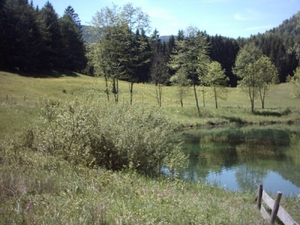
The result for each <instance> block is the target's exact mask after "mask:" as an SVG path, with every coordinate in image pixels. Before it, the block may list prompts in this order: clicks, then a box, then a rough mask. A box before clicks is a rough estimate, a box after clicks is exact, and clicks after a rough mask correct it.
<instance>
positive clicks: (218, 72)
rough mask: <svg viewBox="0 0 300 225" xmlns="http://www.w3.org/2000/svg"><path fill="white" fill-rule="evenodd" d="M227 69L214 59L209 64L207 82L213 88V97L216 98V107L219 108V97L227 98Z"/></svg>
mask: <svg viewBox="0 0 300 225" xmlns="http://www.w3.org/2000/svg"><path fill="white" fill-rule="evenodd" d="M227 80H228V78H226V75H225V70H224V69H222V66H221V64H220V63H219V62H217V61H213V62H211V63H210V64H209V65H208V73H207V75H206V82H207V84H208V85H209V86H210V87H211V88H212V91H213V97H214V100H215V105H216V109H217V108H218V98H220V99H226V97H227V89H226V88H225V86H226V81H227Z"/></svg>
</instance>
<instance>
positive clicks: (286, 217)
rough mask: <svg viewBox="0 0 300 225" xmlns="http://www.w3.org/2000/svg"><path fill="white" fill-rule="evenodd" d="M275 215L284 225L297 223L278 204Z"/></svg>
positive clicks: (296, 224) (295, 224)
mask: <svg viewBox="0 0 300 225" xmlns="http://www.w3.org/2000/svg"><path fill="white" fill-rule="evenodd" d="M277 216H278V218H279V219H280V220H281V221H282V222H283V223H284V224H285V225H299V224H298V223H297V222H296V221H295V220H294V219H293V218H292V217H291V216H290V214H288V212H287V211H285V209H284V208H282V207H281V206H279V209H278V213H277Z"/></svg>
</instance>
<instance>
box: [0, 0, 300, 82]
mask: <svg viewBox="0 0 300 225" xmlns="http://www.w3.org/2000/svg"><path fill="white" fill-rule="evenodd" d="M129 5H130V7H131V9H133V6H132V5H131V4H127V6H129ZM114 7H115V9H117V6H114ZM130 7H127V9H125V8H124V9H123V10H129V9H130ZM106 9H108V8H106ZM103 12H104V11H103ZM140 13H142V12H140ZM103 16H105V14H103ZM144 16H145V18H146V15H145V14H144ZM299 19H300V14H299V13H298V14H296V15H294V16H292V17H291V18H290V19H287V20H285V21H283V23H282V24H281V25H280V26H279V27H277V28H273V29H272V30H269V31H267V32H265V33H264V34H256V35H252V36H251V37H249V38H237V39H234V38H229V37H224V36H221V35H210V34H207V33H206V32H202V31H201V32H200V33H201V35H202V36H203V37H204V38H205V40H206V42H207V46H208V51H207V52H208V56H209V58H210V60H211V61H217V62H219V63H220V64H221V66H222V68H223V69H224V70H225V75H226V77H228V80H227V86H231V87H235V86H237V83H238V80H239V78H238V77H237V76H236V74H234V73H233V67H234V63H235V60H236V57H237V54H238V52H239V50H240V49H241V48H242V47H243V46H245V45H247V44H248V43H250V42H253V43H255V45H256V46H257V47H258V48H260V49H261V51H262V53H263V54H264V55H266V56H267V57H269V58H270V60H271V61H272V63H273V64H274V65H275V66H276V68H277V70H278V78H279V81H280V82H285V81H286V78H287V76H288V75H293V73H294V71H295V69H296V68H297V66H298V64H299V61H298V55H299V52H300V50H299V44H298V42H299V35H300V30H299V26H298V24H299V22H300V21H299ZM127 22H128V21H127ZM135 22H138V21H135ZM143 22H144V26H145V27H142V26H140V27H130V26H129V25H128V24H127V25H128V26H127V28H124V27H123V28H124V29H123V28H120V27H121V26H120V24H118V25H117V26H119V28H120V29H119V28H118V29H116V30H114V31H112V30H110V31H109V33H110V35H111V36H110V37H108V36H105V35H103V34H104V33H105V32H106V34H108V31H107V30H103V27H102V28H101V24H96V25H95V24H94V25H95V26H94V27H93V26H82V25H81V23H80V15H78V14H77V13H76V11H75V9H73V8H72V6H66V9H65V12H64V15H63V16H62V17H59V16H58V14H57V13H56V12H55V10H54V7H53V5H52V4H51V3H50V2H49V1H48V2H47V3H46V4H45V5H44V6H43V7H42V8H38V7H34V4H33V2H32V1H31V2H29V1H28V0H17V1H16V0H1V1H0V30H1V32H0V39H1V42H0V69H1V70H8V71H22V72H35V71H41V70H42V71H51V70H57V71H65V70H67V71H76V72H82V73H85V74H89V75H103V71H102V72H99V71H98V72H97V69H96V67H97V66H102V67H104V66H109V67H110V68H111V69H112V70H114V71H118V78H119V79H122V80H127V81H130V82H132V83H134V82H153V83H156V84H170V77H171V76H172V75H174V74H175V72H176V69H174V68H173V69H172V66H170V60H171V58H172V54H173V55H174V54H176V53H175V52H176V51H177V49H176V43H177V42H178V41H180V40H185V39H189V38H190V36H189V34H187V32H184V31H183V30H179V31H178V34H176V35H172V36H168V37H166V36H163V37H160V35H159V31H158V30H155V31H154V32H152V33H151V34H150V32H148V31H149V30H147V28H148V25H149V21H147V20H145V21H143ZM113 26H116V24H114V25H113ZM96 28H101V29H100V30H99V29H98V31H96V32H95V29H96ZM122 29H123V30H122ZM126 29H127V30H126ZM204 29H205V28H204ZM95 33H96V36H94V35H93V34H95ZM112 38H115V39H116V40H117V39H118V38H119V40H118V42H119V41H120V40H121V39H122V38H123V39H122V40H123V41H124V43H125V42H126V41H127V42H126V43H127V44H128V43H130V44H128V46H126V48H125V47H124V46H119V47H120V48H121V47H122V49H119V53H118V54H119V56H118V57H119V61H118V63H117V65H119V67H118V68H116V67H115V68H114V66H116V65H112V64H110V65H109V64H106V65H104V64H105V63H104V64H103V63H102V65H100V64H101V63H100V64H98V65H96V64H97V63H95V57H93V56H92V55H95V54H97V53H95V52H92V49H94V48H95V45H97V43H98V44H99V42H100V41H99V40H101V39H106V40H108V39H110V40H111V39H112ZM102 44H104V42H102ZM107 44H108V42H106V44H105V45H106V48H107V49H106V50H107V51H108V50H109V48H108V46H107ZM110 44H112V43H110ZM98 46H99V45H98ZM120 58H122V59H120ZM128 58H130V59H131V61H130V62H129V60H127V59H128ZM93 60H94V62H92V61H93ZM97 60H101V59H99V58H97ZM120 62H122V63H120ZM107 72H108V71H107Z"/></svg>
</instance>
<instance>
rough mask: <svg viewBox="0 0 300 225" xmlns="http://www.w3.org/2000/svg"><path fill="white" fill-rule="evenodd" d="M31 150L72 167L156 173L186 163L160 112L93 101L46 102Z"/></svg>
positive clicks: (177, 167) (143, 106)
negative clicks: (64, 161)
mask: <svg viewBox="0 0 300 225" xmlns="http://www.w3.org/2000/svg"><path fill="white" fill-rule="evenodd" d="M42 120H43V125H42V126H40V127H41V128H40V129H38V130H36V131H35V132H34V133H35V135H34V136H35V140H34V145H33V146H34V148H36V149H37V151H42V152H47V153H50V154H52V155H57V156H60V157H63V158H64V159H65V160H67V161H69V162H72V163H74V164H84V165H87V166H100V167H105V168H107V169H112V170H122V169H134V170H137V171H140V172H143V173H146V174H158V173H159V172H160V170H161V168H162V166H166V167H168V168H169V169H170V170H171V171H176V170H178V169H179V168H180V167H181V166H183V165H184V164H185V163H187V159H186V157H185V156H184V154H183V153H182V151H181V149H180V143H178V141H177V140H175V138H174V127H173V126H172V124H171V123H169V122H168V120H167V118H166V117H165V116H164V113H163V111H161V110H158V109H157V108H154V107H152V108H151V107H148V106H145V105H134V106H131V105H128V104H114V103H113V104H112V103H107V102H106V101H103V102H101V101H100V102H99V100H98V101H96V100H94V99H89V100H87V99H85V101H83V100H76V101H72V102H69V103H67V104H62V103H61V102H58V101H51V100H46V101H44V103H43V114H42Z"/></svg>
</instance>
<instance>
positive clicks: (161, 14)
mask: <svg viewBox="0 0 300 225" xmlns="http://www.w3.org/2000/svg"><path fill="white" fill-rule="evenodd" d="M146 12H147V13H148V15H149V16H150V17H151V18H159V19H164V20H174V19H176V16H174V15H173V14H172V13H171V12H170V11H168V10H166V9H163V8H158V7H151V8H149V9H148V10H146Z"/></svg>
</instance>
